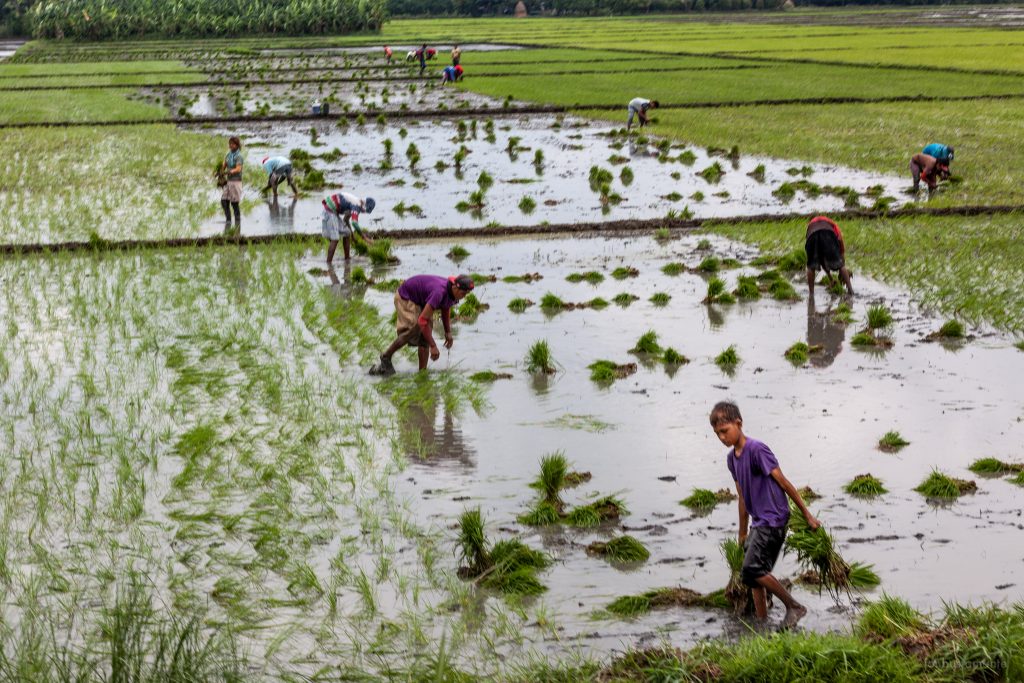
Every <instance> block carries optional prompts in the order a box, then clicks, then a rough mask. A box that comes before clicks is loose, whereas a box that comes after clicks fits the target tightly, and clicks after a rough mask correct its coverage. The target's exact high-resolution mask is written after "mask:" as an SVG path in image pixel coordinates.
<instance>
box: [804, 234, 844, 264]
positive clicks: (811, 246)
mask: <svg viewBox="0 0 1024 683" xmlns="http://www.w3.org/2000/svg"><path fill="white" fill-rule="evenodd" d="M804 251H806V252H807V269H808V270H819V269H821V268H824V269H825V270H827V271H830V272H838V271H839V269H840V268H842V267H843V266H844V265H846V263H845V261H844V260H843V252H842V249H840V247H839V238H838V237H836V234H835V233H834V232H832V231H831V230H819V231H817V232H812V233H811V236H810V237H808V238H807V242H805V243H804Z"/></svg>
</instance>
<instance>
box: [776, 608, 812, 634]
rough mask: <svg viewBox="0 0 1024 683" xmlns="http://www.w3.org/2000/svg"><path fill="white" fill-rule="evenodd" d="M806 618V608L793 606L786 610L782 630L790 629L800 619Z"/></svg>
mask: <svg viewBox="0 0 1024 683" xmlns="http://www.w3.org/2000/svg"><path fill="white" fill-rule="evenodd" d="M806 616H807V608H806V607H804V606H803V605H794V606H793V607H787V608H786V616H785V617H784V618H783V619H782V628H783V629H791V628H793V627H794V626H796V625H797V622H799V621H800V620H801V619H803V618H804V617H806Z"/></svg>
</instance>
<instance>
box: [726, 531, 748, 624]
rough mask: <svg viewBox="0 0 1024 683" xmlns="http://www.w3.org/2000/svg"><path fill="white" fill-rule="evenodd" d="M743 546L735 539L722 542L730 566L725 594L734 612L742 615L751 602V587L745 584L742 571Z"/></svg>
mask: <svg viewBox="0 0 1024 683" xmlns="http://www.w3.org/2000/svg"><path fill="white" fill-rule="evenodd" d="M743 554H744V550H743V546H741V545H740V544H739V541H737V540H736V539H734V538H728V539H726V540H724V541H722V555H723V556H724V557H725V561H726V563H727V564H728V565H729V583H727V584H726V586H725V591H724V592H723V594H724V596H725V598H726V600H728V601H729V604H730V605H731V606H732V609H733V612H735V613H736V614H742V613H743V612H745V611H746V610H747V605H748V604H750V602H751V595H750V587H749V586H747V585H746V584H745V583H743V579H742V578H741V577H740V571H741V570H742V569H743Z"/></svg>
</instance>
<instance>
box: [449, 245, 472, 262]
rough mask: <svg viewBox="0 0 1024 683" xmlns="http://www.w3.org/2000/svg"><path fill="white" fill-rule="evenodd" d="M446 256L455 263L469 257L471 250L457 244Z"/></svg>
mask: <svg viewBox="0 0 1024 683" xmlns="http://www.w3.org/2000/svg"><path fill="white" fill-rule="evenodd" d="M445 256H447V257H448V258H450V259H452V260H453V261H460V260H462V259H464V258H466V257H467V256H469V249H466V248H465V247H464V246H462V245H461V244H455V245H452V248H451V249H449V250H448V253H447V254H445Z"/></svg>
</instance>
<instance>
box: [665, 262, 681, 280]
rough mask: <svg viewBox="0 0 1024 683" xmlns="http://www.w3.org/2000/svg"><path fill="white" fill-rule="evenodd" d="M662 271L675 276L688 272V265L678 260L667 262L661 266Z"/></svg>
mask: <svg viewBox="0 0 1024 683" xmlns="http://www.w3.org/2000/svg"><path fill="white" fill-rule="evenodd" d="M661 272H663V273H665V275H668V276H671V277H674V276H676V275H679V274H680V273H684V272H686V266H685V265H683V264H682V263H678V262H673V263H666V264H665V265H664V266H662V267H661Z"/></svg>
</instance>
